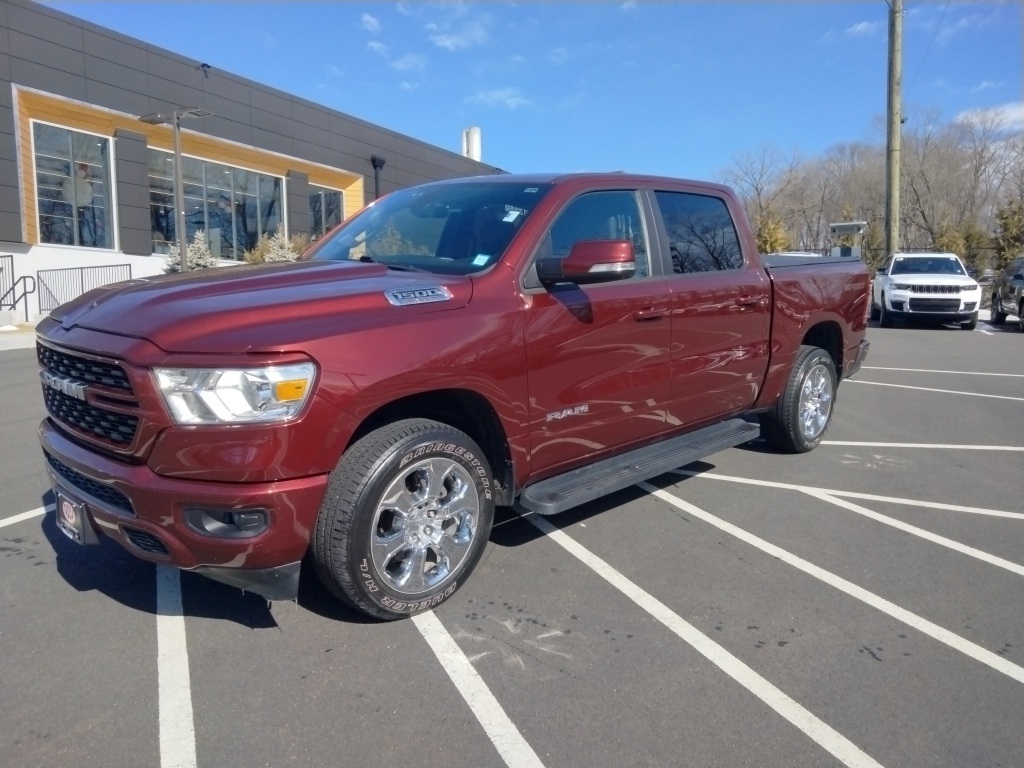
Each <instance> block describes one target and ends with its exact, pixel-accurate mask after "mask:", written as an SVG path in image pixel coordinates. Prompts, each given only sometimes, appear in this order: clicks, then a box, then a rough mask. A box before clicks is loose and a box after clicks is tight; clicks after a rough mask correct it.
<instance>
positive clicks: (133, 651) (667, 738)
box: [0, 322, 1024, 768]
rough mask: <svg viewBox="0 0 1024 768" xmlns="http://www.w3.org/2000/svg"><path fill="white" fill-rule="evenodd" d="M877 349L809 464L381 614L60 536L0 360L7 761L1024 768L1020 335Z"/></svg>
mask: <svg viewBox="0 0 1024 768" xmlns="http://www.w3.org/2000/svg"><path fill="white" fill-rule="evenodd" d="M869 338H870V340H871V342H872V347H871V353H870V356H869V359H868V361H867V366H866V368H865V369H864V370H862V371H861V372H860V373H859V374H858V375H857V376H856V378H855V380H853V381H850V382H846V383H844V384H843V385H842V387H841V388H840V391H839V398H838V409H837V413H836V417H835V419H834V421H833V424H832V427H831V429H830V431H829V433H828V435H827V436H826V437H827V441H826V443H825V444H823V445H822V446H820V447H819V448H818V449H816V450H815V451H814V452H812V453H810V454H807V455H803V456H783V455H779V454H774V453H770V452H768V451H767V450H765V449H764V448H763V447H762V446H761V445H760V444H759V443H757V442H755V443H751V444H748V445H746V446H743V447H740V448H737V449H732V450H728V451H724V452H722V453H719V454H716V455H714V456H712V457H710V458H709V459H708V460H706V461H705V462H702V463H699V464H695V465H691V466H689V467H686V468H683V469H682V470H680V471H678V472H676V473H672V474H668V475H664V476H662V477H660V478H657V479H656V480H654V481H652V482H651V483H648V484H643V485H642V486H639V487H635V488H632V489H630V490H628V491H624V492H622V493H619V494H616V495H615V496H613V497H608V498H606V499H603V500H600V501H598V502H594V503H591V504H587V505H585V506H583V507H580V508H577V509H575V510H571V511H569V512H566V513H563V514H562V515H560V516H556V517H552V518H543V519H536V518H529V517H526V518H524V517H520V516H518V515H517V514H516V513H515V512H513V511H511V510H502V511H501V514H500V516H499V519H498V521H497V522H496V525H495V528H494V532H493V534H492V537H491V543H490V545H489V547H488V550H487V552H486V554H485V556H484V559H483V561H482V563H481V565H480V566H479V568H478V569H477V571H476V573H475V574H474V575H473V578H472V579H470V580H469V582H468V583H467V584H466V586H465V587H464V588H463V589H462V590H461V591H460V592H458V593H457V594H456V595H455V596H454V597H453V598H452V599H451V600H450V601H449V602H447V603H445V604H444V605H442V606H441V607H440V608H438V609H437V610H436V611H435V612H434V613H432V614H427V615H424V616H421V617H417V618H415V619H413V620H408V621H401V622H396V623H388V624H381V623H373V622H368V621H366V620H364V619H362V618H361V617H360V616H358V615H356V614H353V613H351V612H348V611H347V610H345V609H344V608H342V607H339V606H338V605H337V604H335V603H334V602H333V601H332V600H331V598H330V597H329V596H328V595H327V594H326V592H325V591H324V590H322V589H321V588H320V587H319V586H318V585H317V584H316V583H315V581H314V580H313V579H305V580H304V581H305V583H304V585H303V588H302V592H301V595H300V599H299V601H298V603H297V604H295V603H274V604H272V605H269V606H268V605H267V603H266V602H265V601H263V600H262V599H260V598H258V597H256V596H253V595H243V594H242V593H241V592H239V591H238V590H235V589H233V588H230V587H226V586H222V585H218V584H215V583H213V582H210V581H207V580H205V579H202V578H200V577H196V576H193V575H191V574H187V573H186V574H179V573H178V572H177V571H173V570H168V569H164V568H155V567H154V566H153V565H151V564H148V563H145V562H142V561H140V560H137V559H135V558H134V557H132V556H130V555H128V554H127V553H126V552H124V551H123V550H122V549H121V548H120V547H118V546H117V545H114V544H111V543H110V542H105V543H102V544H101V545H100V546H98V547H91V548H79V547H77V546H76V545H74V544H73V543H71V542H70V541H68V540H67V539H65V538H63V536H62V535H61V534H60V533H59V532H58V531H57V529H56V526H55V524H54V522H53V519H52V518H53V513H52V509H51V510H50V511H44V510H46V505H47V504H50V503H51V502H52V499H51V497H50V495H49V493H48V486H47V482H46V479H45V475H44V472H43V466H42V460H41V456H40V452H39V449H38V446H37V444H36V441H35V434H34V430H35V426H36V424H37V423H38V422H39V420H40V419H41V418H42V417H43V408H42V404H41V400H40V395H39V386H38V377H37V374H36V369H35V360H34V352H33V351H32V350H31V349H9V350H7V351H0V386H2V390H3V391H4V392H5V394H6V399H5V402H4V407H3V409H2V410H0V484H2V485H0V487H2V491H0V691H2V692H3V694H2V696H0V765H3V766H12V767H21V766H81V767H83V768H88V767H89V766H97V767H99V766H102V767H104V768H119V767H120V766H125V767H126V768H127V767H136V766H161V768H170V767H171V766H199V767H200V768H208V767H210V768H213V767H216V768H223V767H225V766H227V767H233V766H239V767H243V766H394V765H405V766H430V765H441V766H446V767H448V766H451V767H455V766H467V767H473V768H482V767H485V766H503V765H507V766H546V767H547V768H568V767H570V766H722V767H723V768H734V767H736V766H798V767H803V766H840V765H847V766H874V765H882V766H889V767H891V768H895V766H901V767H905V766H917V767H920V768H940V767H941V766H949V767H951V768H952V767H954V766H955V767H957V768H964V767H969V768H981V767H982V766H1020V765H1022V764H1024V758H1022V755H1024V729H1022V728H1021V722H1022V720H1021V713H1022V712H1024V599H1022V598H1021V595H1022V590H1021V586H1022V583H1024V582H1022V577H1024V472H1022V468H1024V366H1022V365H1021V361H1024V334H1021V333H1020V332H1019V331H1017V330H1015V328H1014V327H1013V326H1012V325H1006V326H1002V327H994V326H990V325H988V324H987V323H985V322H981V323H979V325H978V329H977V330H975V331H973V332H965V331H960V330H958V329H955V328H929V327H922V328H907V327H902V326H898V327H896V328H894V329H889V330H883V329H879V328H876V327H872V328H871V329H870V330H869Z"/></svg>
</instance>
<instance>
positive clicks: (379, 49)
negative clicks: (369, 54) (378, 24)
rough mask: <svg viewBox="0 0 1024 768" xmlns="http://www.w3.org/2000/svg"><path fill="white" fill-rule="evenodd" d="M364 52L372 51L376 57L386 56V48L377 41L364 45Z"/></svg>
mask: <svg viewBox="0 0 1024 768" xmlns="http://www.w3.org/2000/svg"><path fill="white" fill-rule="evenodd" d="M366 50H368V51H373V52H374V53H376V54H377V55H378V56H387V55H388V47H387V46H386V45H384V43H381V42H378V41H377V40H371V41H370V42H368V43H367V44H366Z"/></svg>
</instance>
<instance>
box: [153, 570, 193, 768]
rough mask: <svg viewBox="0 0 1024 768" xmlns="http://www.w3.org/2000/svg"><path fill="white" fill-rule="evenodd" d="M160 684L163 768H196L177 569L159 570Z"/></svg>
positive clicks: (158, 658)
mask: <svg viewBox="0 0 1024 768" xmlns="http://www.w3.org/2000/svg"><path fill="white" fill-rule="evenodd" d="M156 647H157V684H158V688H159V700H160V768H195V766H196V730H195V723H194V721H193V718H192V685H191V682H190V678H189V671H188V648H187V646H186V643H185V617H184V615H183V613H182V610H181V578H180V575H179V572H178V569H177V568H171V567H169V566H166V565H158V566H157V567H156Z"/></svg>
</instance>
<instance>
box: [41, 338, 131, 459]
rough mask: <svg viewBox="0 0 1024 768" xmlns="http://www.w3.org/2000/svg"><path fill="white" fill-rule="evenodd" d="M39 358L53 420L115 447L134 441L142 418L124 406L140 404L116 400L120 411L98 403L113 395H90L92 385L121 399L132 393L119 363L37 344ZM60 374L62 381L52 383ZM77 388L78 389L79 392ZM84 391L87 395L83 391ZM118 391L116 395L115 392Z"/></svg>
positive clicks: (45, 398)
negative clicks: (101, 396)
mask: <svg viewBox="0 0 1024 768" xmlns="http://www.w3.org/2000/svg"><path fill="white" fill-rule="evenodd" d="M36 357H37V358H38V360H39V365H40V367H41V370H42V371H43V373H44V374H46V375H45V376H44V377H43V378H44V384H43V401H44V402H45V404H46V410H47V411H48V412H49V414H50V417H51V418H53V419H54V421H56V422H58V423H60V424H62V425H64V426H66V427H69V428H71V429H73V430H75V431H77V432H80V433H82V434H83V435H85V436H87V437H91V438H99V439H100V440H103V441H105V442H107V443H109V444H111V447H112V448H116V449H119V450H123V449H125V448H127V447H129V446H130V445H131V444H132V442H133V441H134V440H135V434H136V432H137V430H138V428H139V418H138V417H137V416H135V415H133V414H131V413H123V412H122V411H123V410H125V409H129V410H130V409H132V408H135V407H137V403H135V402H133V401H131V400H125V401H122V402H117V403H115V405H119V406H120V408H119V409H118V410H114V409H112V408H107V407H103V405H101V404H98V402H100V401H102V400H110V399H111V398H110V397H105V398H95V397H93V396H90V394H89V393H90V392H92V393H93V394H95V393H94V392H93V387H96V388H101V387H102V388H104V389H107V390H108V391H111V390H112V392H111V396H112V397H115V398H121V397H124V396H125V395H132V394H133V391H132V384H131V380H130V379H129V378H128V374H127V373H126V372H125V370H124V369H123V368H122V367H121V366H119V365H118V364H116V363H110V362H105V361H102V360H94V359H92V358H88V357H85V356H81V355H76V354H73V353H71V352H66V351H63V350H58V349H54V348H53V347H48V346H45V345H43V344H37V345H36ZM50 375H52V376H56V377H59V379H60V380H61V382H62V384H67V385H70V386H63V385H59V386H51V385H49V383H48V376H50ZM76 388H77V390H78V391H76ZM83 392H85V393H86V394H84V395H83V394H82V393H83ZM114 393H116V394H114Z"/></svg>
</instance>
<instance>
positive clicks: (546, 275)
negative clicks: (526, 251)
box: [537, 240, 636, 285]
mask: <svg viewBox="0 0 1024 768" xmlns="http://www.w3.org/2000/svg"><path fill="white" fill-rule="evenodd" d="M635 274H636V255H635V253H634V252H633V243H631V242H630V241H629V240H580V241H579V242H578V243H576V244H575V245H573V247H572V250H571V251H569V255H568V256H566V257H565V258H564V259H555V258H543V259H537V277H538V278H539V279H540V282H541V283H542V284H543V285H554V284H555V283H576V284H577V285H584V284H586V283H606V282H610V281H612V280H625V279H627V278H630V277H633V275H635Z"/></svg>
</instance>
